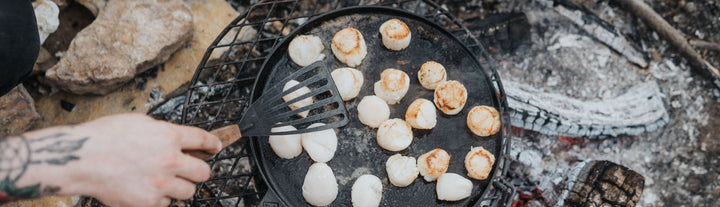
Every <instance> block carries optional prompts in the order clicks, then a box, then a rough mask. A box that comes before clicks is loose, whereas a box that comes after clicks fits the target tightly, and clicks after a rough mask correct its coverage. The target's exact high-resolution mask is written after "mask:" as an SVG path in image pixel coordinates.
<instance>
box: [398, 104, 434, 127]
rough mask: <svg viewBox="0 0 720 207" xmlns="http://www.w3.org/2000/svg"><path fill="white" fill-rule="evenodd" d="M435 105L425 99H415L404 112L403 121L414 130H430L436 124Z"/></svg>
mask: <svg viewBox="0 0 720 207" xmlns="http://www.w3.org/2000/svg"><path fill="white" fill-rule="evenodd" d="M435 111H436V110H435V105H433V103H432V102H431V101H429V100H427V99H424V98H419V99H415V101H413V102H412V103H411V104H410V106H408V109H407V111H406V112H405V121H407V123H408V124H410V126H412V127H413V128H416V129H432V128H434V127H435V125H436V124H437V114H436V112H435Z"/></svg>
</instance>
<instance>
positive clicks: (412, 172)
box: [385, 154, 418, 187]
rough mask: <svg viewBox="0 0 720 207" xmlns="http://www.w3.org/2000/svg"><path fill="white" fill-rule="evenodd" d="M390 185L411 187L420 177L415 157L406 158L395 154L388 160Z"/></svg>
mask: <svg viewBox="0 0 720 207" xmlns="http://www.w3.org/2000/svg"><path fill="white" fill-rule="evenodd" d="M385 170H387V174H388V178H389V180H390V183H392V184H393V185H395V186H397V187H406V186H408V185H410V184H411V183H412V182H413V181H415V179H416V178H417V176H418V169H417V166H416V165H415V158H414V157H406V156H402V155H400V154H395V155H393V156H390V158H388V160H387V162H386V163H385Z"/></svg>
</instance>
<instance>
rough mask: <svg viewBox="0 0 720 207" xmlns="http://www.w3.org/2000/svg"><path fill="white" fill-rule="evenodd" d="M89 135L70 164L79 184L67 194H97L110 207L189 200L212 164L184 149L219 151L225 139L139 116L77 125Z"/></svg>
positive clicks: (82, 133)
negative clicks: (189, 153)
mask: <svg viewBox="0 0 720 207" xmlns="http://www.w3.org/2000/svg"><path fill="white" fill-rule="evenodd" d="M70 131H71V133H70V134H72V135H73V136H76V137H89V139H87V141H86V143H85V144H84V146H83V147H82V149H80V150H79V151H78V152H77V154H78V157H80V159H78V160H77V161H74V162H70V163H68V167H72V171H73V172H72V173H70V174H69V176H71V179H72V180H74V182H75V183H76V184H74V185H69V186H72V187H70V188H67V187H64V188H63V194H66V193H67V194H73V193H75V194H81V195H88V196H92V197H95V198H97V199H98V200H100V201H101V202H103V203H104V204H106V205H110V206H168V205H169V204H170V199H171V198H175V199H189V198H191V197H192V196H193V194H194V192H195V184H194V183H196V182H202V181H205V180H207V179H208V178H209V176H210V167H209V166H208V164H207V163H205V162H204V161H203V160H200V159H198V158H195V157H192V156H189V155H186V154H184V153H183V152H182V150H205V151H207V152H209V153H213V154H214V153H217V152H219V151H220V149H221V144H220V141H219V139H218V138H217V137H215V136H214V135H212V134H210V133H208V132H206V131H204V130H202V129H199V128H195V127H188V126H180V125H175V124H170V123H167V122H163V121H157V120H153V119H152V118H150V117H147V116H145V115H140V114H122V115H115V116H109V117H104V118H100V119H97V120H94V121H91V122H87V123H84V124H81V125H78V126H75V127H74V128H72V129H71V130H70Z"/></svg>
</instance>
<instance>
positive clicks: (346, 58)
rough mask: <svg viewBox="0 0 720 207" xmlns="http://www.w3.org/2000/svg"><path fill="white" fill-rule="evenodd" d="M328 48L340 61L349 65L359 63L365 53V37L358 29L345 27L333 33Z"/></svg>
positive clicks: (353, 65)
mask: <svg viewBox="0 0 720 207" xmlns="http://www.w3.org/2000/svg"><path fill="white" fill-rule="evenodd" d="M330 49H332V52H333V54H335V57H337V59H338V60H340V62H343V63H345V64H347V65H348V66H350V67H355V66H358V65H360V63H362V60H363V59H364V58H365V56H366V55H367V45H365V39H364V38H363V36H362V34H361V33H360V31H358V30H357V29H354V28H345V29H343V30H340V31H338V32H337V33H335V36H333V39H332V44H331V45H330Z"/></svg>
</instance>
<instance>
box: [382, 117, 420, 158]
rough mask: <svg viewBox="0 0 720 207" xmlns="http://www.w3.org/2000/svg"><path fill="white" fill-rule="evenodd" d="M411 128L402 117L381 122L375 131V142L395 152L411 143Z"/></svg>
mask: <svg viewBox="0 0 720 207" xmlns="http://www.w3.org/2000/svg"><path fill="white" fill-rule="evenodd" d="M412 140H413V134H412V128H410V125H409V124H407V123H406V122H405V121H403V120H402V119H390V120H387V121H385V122H383V123H382V124H381V125H380V128H379V129H378V131H377V142H378V145H380V147H382V148H383V149H386V150H389V151H393V152H397V151H400V150H404V149H405V148H407V147H408V146H410V143H412Z"/></svg>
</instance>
